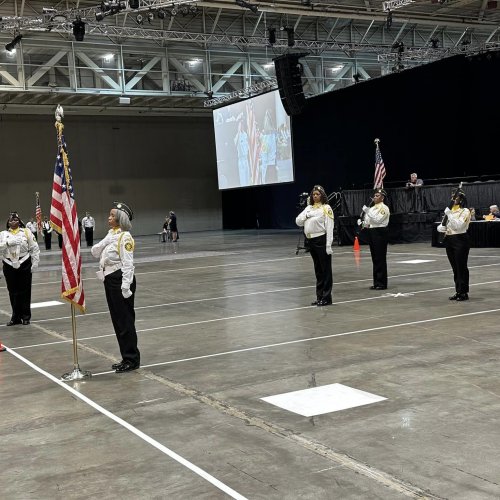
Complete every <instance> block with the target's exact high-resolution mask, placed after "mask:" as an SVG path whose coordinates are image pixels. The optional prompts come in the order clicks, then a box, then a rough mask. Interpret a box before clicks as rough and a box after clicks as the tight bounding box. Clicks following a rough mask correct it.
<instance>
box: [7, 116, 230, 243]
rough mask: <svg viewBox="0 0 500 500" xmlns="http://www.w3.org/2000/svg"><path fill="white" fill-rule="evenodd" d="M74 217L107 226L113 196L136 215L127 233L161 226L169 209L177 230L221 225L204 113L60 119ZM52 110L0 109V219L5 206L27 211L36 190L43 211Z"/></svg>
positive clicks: (52, 149) (50, 166) (51, 159)
mask: <svg viewBox="0 0 500 500" xmlns="http://www.w3.org/2000/svg"><path fill="white" fill-rule="evenodd" d="M64 125H65V135H66V142H67V145H68V151H69V159H70V166H71V169H72V173H73V182H74V188H75V199H76V202H77V208H78V215H79V217H80V218H83V216H84V215H85V211H87V210H88V211H89V212H91V213H92V215H93V216H94V218H95V219H96V224H97V229H96V231H97V236H98V237H101V236H103V234H104V233H105V232H106V231H107V229H108V227H107V216H108V213H109V209H110V208H111V204H112V202H113V201H116V200H118V201H124V202H125V203H127V204H129V205H130V206H131V207H132V209H133V210H134V213H135V218H134V221H133V225H134V227H133V230H132V232H133V234H135V235H144V234H153V233H157V232H159V231H160V230H161V227H162V225H163V222H164V219H165V216H166V215H167V214H168V212H169V210H173V211H174V212H175V213H176V214H177V218H178V226H179V231H180V232H183V231H199V230H206V229H221V228H222V208H221V196H220V192H219V191H218V187H217V172H216V159H215V142H214V136H213V126H212V119H211V117H207V118H199V117H197V118H189V117H187V118H183V117H162V118H150V117H144V118H143V117H109V116H108V117H105V116H102V117H99V116H96V117H91V116H74V115H73V116H72V115H70V116H67V117H66V118H65V119H64ZM56 152H57V147H56V130H55V127H54V118H53V115H52V116H46V117H45V116H38V115H37V116H35V115H21V116H14V115H0V168H1V170H2V178H3V182H2V188H1V191H0V193H1V195H0V225H1V227H2V229H3V227H4V224H5V223H4V221H5V220H6V219H7V216H8V213H9V212H10V211H11V210H17V211H18V212H19V214H20V215H21V217H22V218H23V219H24V220H25V221H27V220H29V219H30V218H31V217H34V211H35V192H36V191H39V192H40V202H41V207H42V211H43V214H44V215H48V214H49V208H50V199H51V192H52V178H53V172H54V164H55V157H56Z"/></svg>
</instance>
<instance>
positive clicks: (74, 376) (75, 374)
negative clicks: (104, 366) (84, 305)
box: [61, 304, 92, 382]
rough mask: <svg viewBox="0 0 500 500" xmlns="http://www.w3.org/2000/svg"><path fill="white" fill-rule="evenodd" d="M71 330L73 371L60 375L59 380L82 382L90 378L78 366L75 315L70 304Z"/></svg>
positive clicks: (88, 373)
mask: <svg viewBox="0 0 500 500" xmlns="http://www.w3.org/2000/svg"><path fill="white" fill-rule="evenodd" d="M71 330H72V332H73V370H72V371H70V372H67V373H64V374H63V375H61V380H63V381H65V382H69V381H71V380H84V379H88V378H91V377H92V373H91V372H90V371H88V370H81V369H80V365H79V364H78V340H77V337H76V314H75V306H74V305H73V304H71Z"/></svg>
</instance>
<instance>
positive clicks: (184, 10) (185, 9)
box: [181, 5, 189, 17]
mask: <svg viewBox="0 0 500 500" xmlns="http://www.w3.org/2000/svg"><path fill="white" fill-rule="evenodd" d="M188 14H189V7H187V6H186V5H183V6H182V7H181V16H182V17H185V16H187V15H188Z"/></svg>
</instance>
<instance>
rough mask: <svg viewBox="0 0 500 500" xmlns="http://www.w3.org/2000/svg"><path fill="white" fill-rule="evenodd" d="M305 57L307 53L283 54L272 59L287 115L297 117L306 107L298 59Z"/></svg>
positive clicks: (300, 66)
mask: <svg viewBox="0 0 500 500" xmlns="http://www.w3.org/2000/svg"><path fill="white" fill-rule="evenodd" d="M305 56H307V52H301V53H298V54H283V55H282V56H279V57H275V58H274V59H273V61H274V69H275V72H276V80H277V81H278V90H279V93H280V97H281V102H282V103H283V107H284V108H285V111H286V114H287V115H298V114H299V113H301V112H302V110H303V109H304V107H305V105H306V98H305V96H304V91H303V89H302V65H301V64H300V63H299V58H301V57H305Z"/></svg>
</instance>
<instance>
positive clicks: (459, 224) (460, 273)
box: [437, 190, 471, 302]
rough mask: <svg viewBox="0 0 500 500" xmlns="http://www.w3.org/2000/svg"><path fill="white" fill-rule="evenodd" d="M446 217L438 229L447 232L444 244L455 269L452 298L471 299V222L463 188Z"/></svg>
mask: <svg viewBox="0 0 500 500" xmlns="http://www.w3.org/2000/svg"><path fill="white" fill-rule="evenodd" d="M444 213H445V217H444V219H443V221H442V222H441V224H439V226H438V228H437V230H438V231H439V232H440V233H445V238H444V245H445V247H446V255H447V256H448V260H449V261H450V264H451V268H452V269H453V280H454V281H455V294H454V295H452V296H451V297H450V300H457V301H459V302H461V301H463V300H469V268H468V267H467V261H468V260H469V250H470V242H469V236H468V235H467V230H468V229H469V223H470V217H471V215H470V211H469V209H468V208H467V198H466V197H465V193H464V192H463V191H462V190H457V191H455V193H454V194H453V196H452V199H451V203H450V205H449V206H448V207H446V208H445V210H444Z"/></svg>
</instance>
